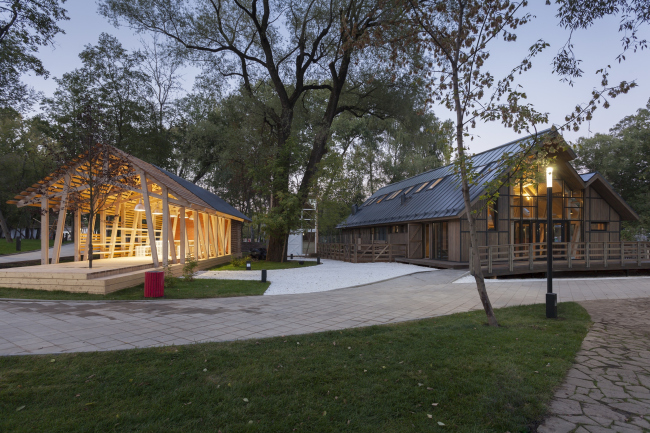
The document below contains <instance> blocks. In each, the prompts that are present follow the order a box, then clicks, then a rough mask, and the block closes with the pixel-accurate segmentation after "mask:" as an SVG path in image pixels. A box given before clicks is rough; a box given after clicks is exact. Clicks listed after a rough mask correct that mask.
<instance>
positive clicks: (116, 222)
mask: <svg viewBox="0 0 650 433" xmlns="http://www.w3.org/2000/svg"><path fill="white" fill-rule="evenodd" d="M121 202H122V196H121V195H120V196H118V198H117V199H115V202H114V203H113V206H115V213H114V214H113V227H112V228H111V247H110V250H109V254H108V257H109V258H111V259H112V258H114V257H115V242H117V231H118V228H119V222H120V208H121V207H122V203H121ZM122 243H124V230H122Z"/></svg>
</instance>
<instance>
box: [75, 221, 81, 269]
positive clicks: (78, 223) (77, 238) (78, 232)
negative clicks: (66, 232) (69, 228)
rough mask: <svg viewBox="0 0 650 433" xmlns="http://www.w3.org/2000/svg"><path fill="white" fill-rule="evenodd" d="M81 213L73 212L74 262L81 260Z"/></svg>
mask: <svg viewBox="0 0 650 433" xmlns="http://www.w3.org/2000/svg"><path fill="white" fill-rule="evenodd" d="M80 237H81V211H79V209H77V210H75V211H74V261H75V262H78V261H79V260H81V251H80V250H81V248H80V247H81V239H80Z"/></svg>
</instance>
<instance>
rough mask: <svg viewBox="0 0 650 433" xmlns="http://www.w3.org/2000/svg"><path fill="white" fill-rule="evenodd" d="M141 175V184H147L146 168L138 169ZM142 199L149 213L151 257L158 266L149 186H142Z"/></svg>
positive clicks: (148, 227) (155, 265)
mask: <svg viewBox="0 0 650 433" xmlns="http://www.w3.org/2000/svg"><path fill="white" fill-rule="evenodd" d="M137 170H138V171H139V175H140V184H141V185H147V177H146V176H145V174H144V170H142V169H139V168H138V169H137ZM142 199H143V201H144V209H145V213H146V214H147V233H148V234H149V243H150V244H151V257H152V259H153V266H154V268H157V267H159V266H160V264H159V263H158V249H157V248H156V233H155V232H154V228H155V227H154V225H153V215H152V214H151V203H150V202H149V191H147V188H146V187H145V188H142Z"/></svg>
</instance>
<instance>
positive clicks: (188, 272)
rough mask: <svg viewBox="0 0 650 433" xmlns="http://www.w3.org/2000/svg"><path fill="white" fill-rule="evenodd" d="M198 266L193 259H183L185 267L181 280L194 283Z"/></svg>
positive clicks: (197, 262)
mask: <svg viewBox="0 0 650 433" xmlns="http://www.w3.org/2000/svg"><path fill="white" fill-rule="evenodd" d="M198 266H199V261H198V260H196V259H195V258H194V257H192V256H190V257H188V258H187V259H185V265H183V278H184V279H185V281H194V275H195V274H196V268H197V267H198Z"/></svg>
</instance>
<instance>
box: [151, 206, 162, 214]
mask: <svg viewBox="0 0 650 433" xmlns="http://www.w3.org/2000/svg"><path fill="white" fill-rule="evenodd" d="M151 213H152V215H162V210H160V206H156V207H155V209H154V210H153V212H151Z"/></svg>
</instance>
